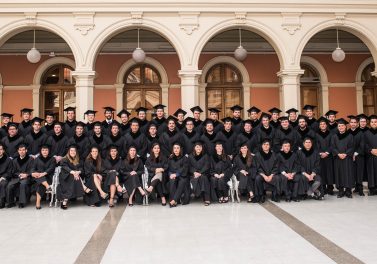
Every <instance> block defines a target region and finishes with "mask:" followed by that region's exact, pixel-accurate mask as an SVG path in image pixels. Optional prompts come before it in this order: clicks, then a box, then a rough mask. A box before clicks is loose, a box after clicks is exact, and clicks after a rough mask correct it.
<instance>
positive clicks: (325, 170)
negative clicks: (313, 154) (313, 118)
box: [316, 130, 335, 189]
mask: <svg viewBox="0 0 377 264" xmlns="http://www.w3.org/2000/svg"><path fill="white" fill-rule="evenodd" d="M331 137H332V134H331V132H330V131H328V130H327V131H326V132H322V131H321V130H319V131H318V132H317V134H316V142H317V144H316V149H317V152H318V154H320V153H328V154H329V155H328V156H327V157H326V158H323V159H322V158H321V157H320V163H319V165H320V175H321V180H322V185H323V186H325V185H328V188H330V189H331V186H332V185H333V184H334V183H335V180H334V159H333V155H332V152H331ZM329 186H330V187H329Z"/></svg>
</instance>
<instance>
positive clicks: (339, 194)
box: [336, 192, 344, 198]
mask: <svg viewBox="0 0 377 264" xmlns="http://www.w3.org/2000/svg"><path fill="white" fill-rule="evenodd" d="M336 197H337V198H343V197H344V192H339V193H338V195H337V196H336Z"/></svg>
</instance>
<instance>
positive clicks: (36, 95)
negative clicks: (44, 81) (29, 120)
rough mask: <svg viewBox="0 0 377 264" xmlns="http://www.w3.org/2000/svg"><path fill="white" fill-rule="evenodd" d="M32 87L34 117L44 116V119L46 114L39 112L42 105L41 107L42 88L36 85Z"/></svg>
mask: <svg viewBox="0 0 377 264" xmlns="http://www.w3.org/2000/svg"><path fill="white" fill-rule="evenodd" d="M31 87H32V93H33V97H32V98H33V110H34V111H33V116H39V115H40V114H42V116H41V118H44V114H43V113H40V112H39V110H40V108H39V107H40V105H39V101H40V98H41V97H40V91H41V86H40V85H39V84H35V85H31Z"/></svg>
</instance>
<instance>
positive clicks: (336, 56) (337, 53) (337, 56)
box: [331, 28, 346, 62]
mask: <svg viewBox="0 0 377 264" xmlns="http://www.w3.org/2000/svg"><path fill="white" fill-rule="evenodd" d="M336 44H337V48H336V49H335V50H334V51H333V52H332V54H331V56H332V59H333V60H334V61H335V62H342V61H344V59H345V58H346V54H345V52H344V51H343V50H342V49H341V48H340V47H339V32H338V28H336Z"/></svg>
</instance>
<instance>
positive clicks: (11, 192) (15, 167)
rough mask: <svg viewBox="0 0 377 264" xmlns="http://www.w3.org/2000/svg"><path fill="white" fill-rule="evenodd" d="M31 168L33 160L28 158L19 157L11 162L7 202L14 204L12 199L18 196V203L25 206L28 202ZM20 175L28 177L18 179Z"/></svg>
mask: <svg viewBox="0 0 377 264" xmlns="http://www.w3.org/2000/svg"><path fill="white" fill-rule="evenodd" d="M32 168H33V159H32V158H30V157H29V156H27V155H26V156H25V158H23V159H21V158H20V157H19V156H18V157H17V158H15V159H14V160H13V161H12V179H11V180H10V181H9V183H8V186H7V201H8V203H14V198H15V197H16V196H18V199H19V203H21V204H26V203H27V202H29V200H30V187H31V182H32V179H31V170H32ZM20 173H26V174H27V175H28V176H27V177H26V178H24V179H22V180H21V179H20V178H19V175H20Z"/></svg>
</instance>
